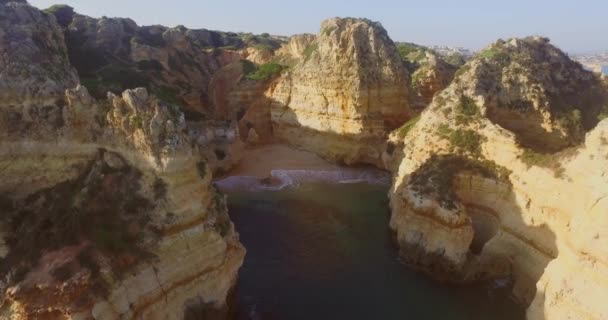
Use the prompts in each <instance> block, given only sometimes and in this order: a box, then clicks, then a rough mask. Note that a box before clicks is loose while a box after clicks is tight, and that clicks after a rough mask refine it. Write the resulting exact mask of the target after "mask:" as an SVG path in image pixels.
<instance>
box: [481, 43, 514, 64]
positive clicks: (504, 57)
mask: <svg viewBox="0 0 608 320" xmlns="http://www.w3.org/2000/svg"><path fill="white" fill-rule="evenodd" d="M479 56H480V57H482V58H484V59H486V60H489V61H494V62H498V63H500V64H502V63H505V62H507V61H508V60H509V55H508V54H507V53H506V52H504V51H503V50H501V48H497V47H495V46H494V47H490V48H487V49H485V50H483V51H482V52H480V53H479Z"/></svg>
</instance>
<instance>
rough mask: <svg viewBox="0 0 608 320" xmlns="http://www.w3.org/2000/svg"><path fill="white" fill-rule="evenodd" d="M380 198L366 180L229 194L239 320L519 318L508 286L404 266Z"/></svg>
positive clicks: (520, 309) (383, 189)
mask: <svg viewBox="0 0 608 320" xmlns="http://www.w3.org/2000/svg"><path fill="white" fill-rule="evenodd" d="M386 194H387V187H384V186H373V185H368V184H334V185H329V184H326V185H323V184H315V185H305V186H300V187H297V188H289V189H284V190H281V191H264V192H240V193H231V194H229V200H228V203H229V209H230V215H231V217H232V219H233V221H234V222H235V225H236V228H237V230H238V232H239V233H240V236H241V241H242V242H243V244H244V245H245V247H246V248H247V255H246V257H245V263H244V265H243V267H242V268H241V271H240V274H239V280H238V285H237V291H236V295H237V305H238V319H264V320H265V319H284V320H290V319H387V320H390V319H445V320H465V319H466V320H475V319H492V320H503V319H504V320H507V319H508V320H517V319H524V318H525V316H524V314H525V311H524V308H523V307H521V306H518V305H516V304H515V303H514V302H512V301H511V300H510V299H509V291H510V289H509V288H507V287H500V286H498V285H497V284H495V283H494V284H485V285H476V286H448V285H442V284H439V283H437V282H435V281H433V280H431V279H429V278H428V277H427V276H425V275H423V274H421V273H418V272H415V271H412V270H410V269H408V268H407V267H405V266H404V265H402V264H401V263H400V262H399V259H398V257H397V250H396V248H395V247H394V246H393V244H392V242H391V240H390V232H389V230H388V219H389V212H388V204H387V200H386Z"/></svg>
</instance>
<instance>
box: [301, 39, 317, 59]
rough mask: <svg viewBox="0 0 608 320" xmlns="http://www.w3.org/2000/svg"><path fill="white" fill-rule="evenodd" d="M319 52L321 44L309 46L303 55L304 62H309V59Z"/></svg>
mask: <svg viewBox="0 0 608 320" xmlns="http://www.w3.org/2000/svg"><path fill="white" fill-rule="evenodd" d="M317 50H319V44H317V43H311V44H309V45H308V47H306V49H304V53H303V55H304V61H308V59H310V57H311V56H312V54H313V53H315V52H317Z"/></svg>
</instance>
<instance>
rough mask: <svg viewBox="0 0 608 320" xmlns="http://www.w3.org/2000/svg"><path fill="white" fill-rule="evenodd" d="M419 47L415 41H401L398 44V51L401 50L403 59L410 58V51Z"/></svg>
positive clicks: (400, 53)
mask: <svg viewBox="0 0 608 320" xmlns="http://www.w3.org/2000/svg"><path fill="white" fill-rule="evenodd" d="M419 49H420V47H419V46H417V45H415V44H413V43H407V42H401V43H398V44H397V51H398V52H399V56H401V60H409V55H410V53H412V52H416V51H418V50H419Z"/></svg>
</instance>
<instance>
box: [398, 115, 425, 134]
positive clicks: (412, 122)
mask: <svg viewBox="0 0 608 320" xmlns="http://www.w3.org/2000/svg"><path fill="white" fill-rule="evenodd" d="M418 121H420V115H418V116H417V117H415V118H412V119H410V120H409V121H408V122H406V123H405V124H404V125H403V126H402V127H401V128H399V129H397V135H398V136H399V138H401V139H403V138H405V136H407V134H408V133H409V132H410V131H411V130H412V128H414V126H416V123H418Z"/></svg>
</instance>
